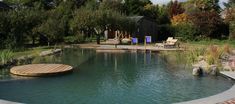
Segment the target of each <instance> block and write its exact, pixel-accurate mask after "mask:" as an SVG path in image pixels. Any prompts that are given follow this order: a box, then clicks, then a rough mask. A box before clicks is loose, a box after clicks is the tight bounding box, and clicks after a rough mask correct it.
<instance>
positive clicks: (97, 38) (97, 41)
mask: <svg viewBox="0 0 235 104" xmlns="http://www.w3.org/2000/svg"><path fill="white" fill-rule="evenodd" d="M96 43H97V44H100V34H97V35H96Z"/></svg>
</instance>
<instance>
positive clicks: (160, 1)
mask: <svg viewBox="0 0 235 104" xmlns="http://www.w3.org/2000/svg"><path fill="white" fill-rule="evenodd" d="M151 1H152V2H153V4H166V3H168V2H170V1H171V0H151ZM178 1H182V2H183V1H187V0H178ZM227 1H228V0H220V6H221V7H222V8H223V7H224V6H223V2H227Z"/></svg>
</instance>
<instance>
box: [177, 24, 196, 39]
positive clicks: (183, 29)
mask: <svg viewBox="0 0 235 104" xmlns="http://www.w3.org/2000/svg"><path fill="white" fill-rule="evenodd" d="M173 27H174V33H175V36H176V37H182V40H183V41H186V40H195V37H194V36H195V34H197V30H196V28H195V27H194V26H193V25H192V24H190V23H181V24H177V25H174V26H173Z"/></svg>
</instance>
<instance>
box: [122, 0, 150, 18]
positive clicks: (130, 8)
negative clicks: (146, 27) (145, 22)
mask: <svg viewBox="0 0 235 104" xmlns="http://www.w3.org/2000/svg"><path fill="white" fill-rule="evenodd" d="M147 4H151V1H150V0H125V3H124V10H125V13H126V14H127V15H141V14H142V12H143V10H144V6H145V5H147Z"/></svg>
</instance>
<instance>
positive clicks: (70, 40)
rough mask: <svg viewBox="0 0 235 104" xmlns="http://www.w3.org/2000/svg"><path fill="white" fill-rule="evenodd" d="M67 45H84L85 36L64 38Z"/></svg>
mask: <svg viewBox="0 0 235 104" xmlns="http://www.w3.org/2000/svg"><path fill="white" fill-rule="evenodd" d="M64 41H65V43H82V42H84V41H85V38H84V37H83V35H75V36H67V37H65V38H64Z"/></svg>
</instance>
